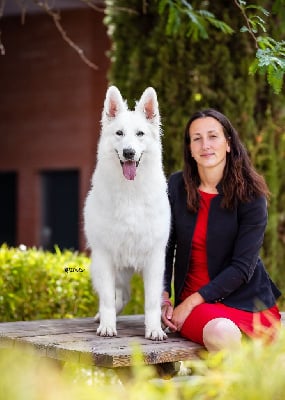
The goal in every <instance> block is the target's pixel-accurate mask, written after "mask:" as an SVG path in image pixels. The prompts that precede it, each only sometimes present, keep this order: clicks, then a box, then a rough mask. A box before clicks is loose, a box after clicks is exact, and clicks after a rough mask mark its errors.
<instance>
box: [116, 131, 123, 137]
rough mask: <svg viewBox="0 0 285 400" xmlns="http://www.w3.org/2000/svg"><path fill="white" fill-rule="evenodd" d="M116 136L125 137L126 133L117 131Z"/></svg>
mask: <svg viewBox="0 0 285 400" xmlns="http://www.w3.org/2000/svg"><path fill="white" fill-rule="evenodd" d="M116 135H118V136H124V132H123V131H117V132H116Z"/></svg>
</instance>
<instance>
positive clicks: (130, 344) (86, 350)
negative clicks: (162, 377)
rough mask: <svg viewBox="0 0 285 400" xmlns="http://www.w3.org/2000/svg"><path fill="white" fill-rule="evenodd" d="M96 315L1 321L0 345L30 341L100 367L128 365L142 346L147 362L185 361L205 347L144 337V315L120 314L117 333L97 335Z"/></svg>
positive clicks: (175, 338)
mask: <svg viewBox="0 0 285 400" xmlns="http://www.w3.org/2000/svg"><path fill="white" fill-rule="evenodd" d="M97 327H98V323H96V322H94V320H93V318H75V319H55V320H39V321H17V322H4V323H0V347H2V348H3V347H16V346H19V345H21V346H22V345H26V346H27V345H28V346H31V347H32V348H34V349H36V351H37V352H38V353H39V354H40V355H41V356H45V357H50V358H54V359H57V360H61V361H73V362H80V363H88V364H93V365H96V366H100V367H109V368H116V367H128V366H130V365H132V354H133V353H134V351H135V349H138V350H139V351H140V352H142V354H143V359H144V362H145V363H146V364H160V363H165V362H175V361H183V360H188V359H193V358H197V357H198V353H199V351H200V350H201V349H202V347H201V346H200V345H198V344H196V343H192V342H190V341H188V340H186V339H183V338H181V337H180V336H179V335H177V334H168V338H167V339H166V340H164V341H157V342H156V341H151V340H148V339H145V337H144V316H143V315H128V316H119V317H118V318H117V331H118V335H117V336H116V337H111V338H110V337H100V336H97V334H96V330H97Z"/></svg>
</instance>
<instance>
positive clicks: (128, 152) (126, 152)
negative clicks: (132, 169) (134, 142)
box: [123, 149, 136, 160]
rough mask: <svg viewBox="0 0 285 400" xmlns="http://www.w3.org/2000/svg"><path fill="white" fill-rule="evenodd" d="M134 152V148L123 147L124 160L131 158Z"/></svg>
mask: <svg viewBox="0 0 285 400" xmlns="http://www.w3.org/2000/svg"><path fill="white" fill-rule="evenodd" d="M135 154H136V152H135V150H134V149H124V150H123V156H124V157H125V159H126V160H132V159H133V158H134V156H135Z"/></svg>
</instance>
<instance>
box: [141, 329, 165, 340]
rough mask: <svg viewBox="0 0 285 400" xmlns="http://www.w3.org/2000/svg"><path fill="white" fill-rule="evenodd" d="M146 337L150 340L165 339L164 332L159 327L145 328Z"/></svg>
mask: <svg viewBox="0 0 285 400" xmlns="http://www.w3.org/2000/svg"><path fill="white" fill-rule="evenodd" d="M145 337H146V339H150V340H165V339H167V335H166V333H165V332H164V331H163V330H162V329H161V328H159V329H147V328H146V330H145Z"/></svg>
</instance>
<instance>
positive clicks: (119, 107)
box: [103, 86, 128, 119]
mask: <svg viewBox="0 0 285 400" xmlns="http://www.w3.org/2000/svg"><path fill="white" fill-rule="evenodd" d="M127 109H128V107H127V104H126V102H125V101H124V100H123V98H122V95H121V93H120V91H119V89H118V88H117V87H116V86H110V87H109V89H108V90H107V93H106V98H105V102H104V110H103V117H107V118H108V119H112V118H115V117H116V116H117V115H118V114H119V113H120V112H121V111H126V110H127Z"/></svg>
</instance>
